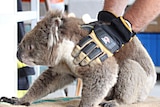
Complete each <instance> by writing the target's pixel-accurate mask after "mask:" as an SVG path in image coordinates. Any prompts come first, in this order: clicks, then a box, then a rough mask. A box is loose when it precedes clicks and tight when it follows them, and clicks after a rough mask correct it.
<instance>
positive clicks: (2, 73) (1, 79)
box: [0, 0, 39, 97]
mask: <svg viewBox="0 0 160 107" xmlns="http://www.w3.org/2000/svg"><path fill="white" fill-rule="evenodd" d="M31 4H32V5H31V10H32V11H26V12H17V0H9V1H8V0H3V1H2V0H1V3H0V37H1V39H0V97H1V96H6V97H12V96H16V95H17V62H16V61H17V58H16V51H17V22H18V21H23V20H32V27H33V26H34V25H35V24H36V22H37V21H38V20H39V0H31Z"/></svg>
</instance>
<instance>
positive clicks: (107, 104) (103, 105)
mask: <svg viewBox="0 0 160 107" xmlns="http://www.w3.org/2000/svg"><path fill="white" fill-rule="evenodd" d="M99 106H101V107H117V105H116V104H115V103H112V102H102V103H100V104H99Z"/></svg>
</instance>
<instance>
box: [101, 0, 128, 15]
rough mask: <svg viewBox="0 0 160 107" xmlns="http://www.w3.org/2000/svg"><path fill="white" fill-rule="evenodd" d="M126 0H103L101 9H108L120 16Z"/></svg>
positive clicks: (126, 2)
mask: <svg viewBox="0 0 160 107" xmlns="http://www.w3.org/2000/svg"><path fill="white" fill-rule="evenodd" d="M127 4H128V0H105V1H104V6H103V11H109V12H111V13H113V14H115V15H117V16H122V14H123V13H124V10H125V8H126V6H127Z"/></svg>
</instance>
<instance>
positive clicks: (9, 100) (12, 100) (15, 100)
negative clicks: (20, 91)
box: [0, 97, 30, 106]
mask: <svg viewBox="0 0 160 107" xmlns="http://www.w3.org/2000/svg"><path fill="white" fill-rule="evenodd" d="M0 102H6V103H10V104H13V105H25V106H29V105H30V103H29V102H26V103H20V102H19V100H18V98H16V97H12V98H7V97H1V98H0Z"/></svg>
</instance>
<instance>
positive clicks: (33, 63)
mask: <svg viewBox="0 0 160 107" xmlns="http://www.w3.org/2000/svg"><path fill="white" fill-rule="evenodd" d="M22 62H23V63H25V64H27V65H29V66H35V65H37V64H36V62H35V61H34V60H33V59H31V58H22Z"/></svg>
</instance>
